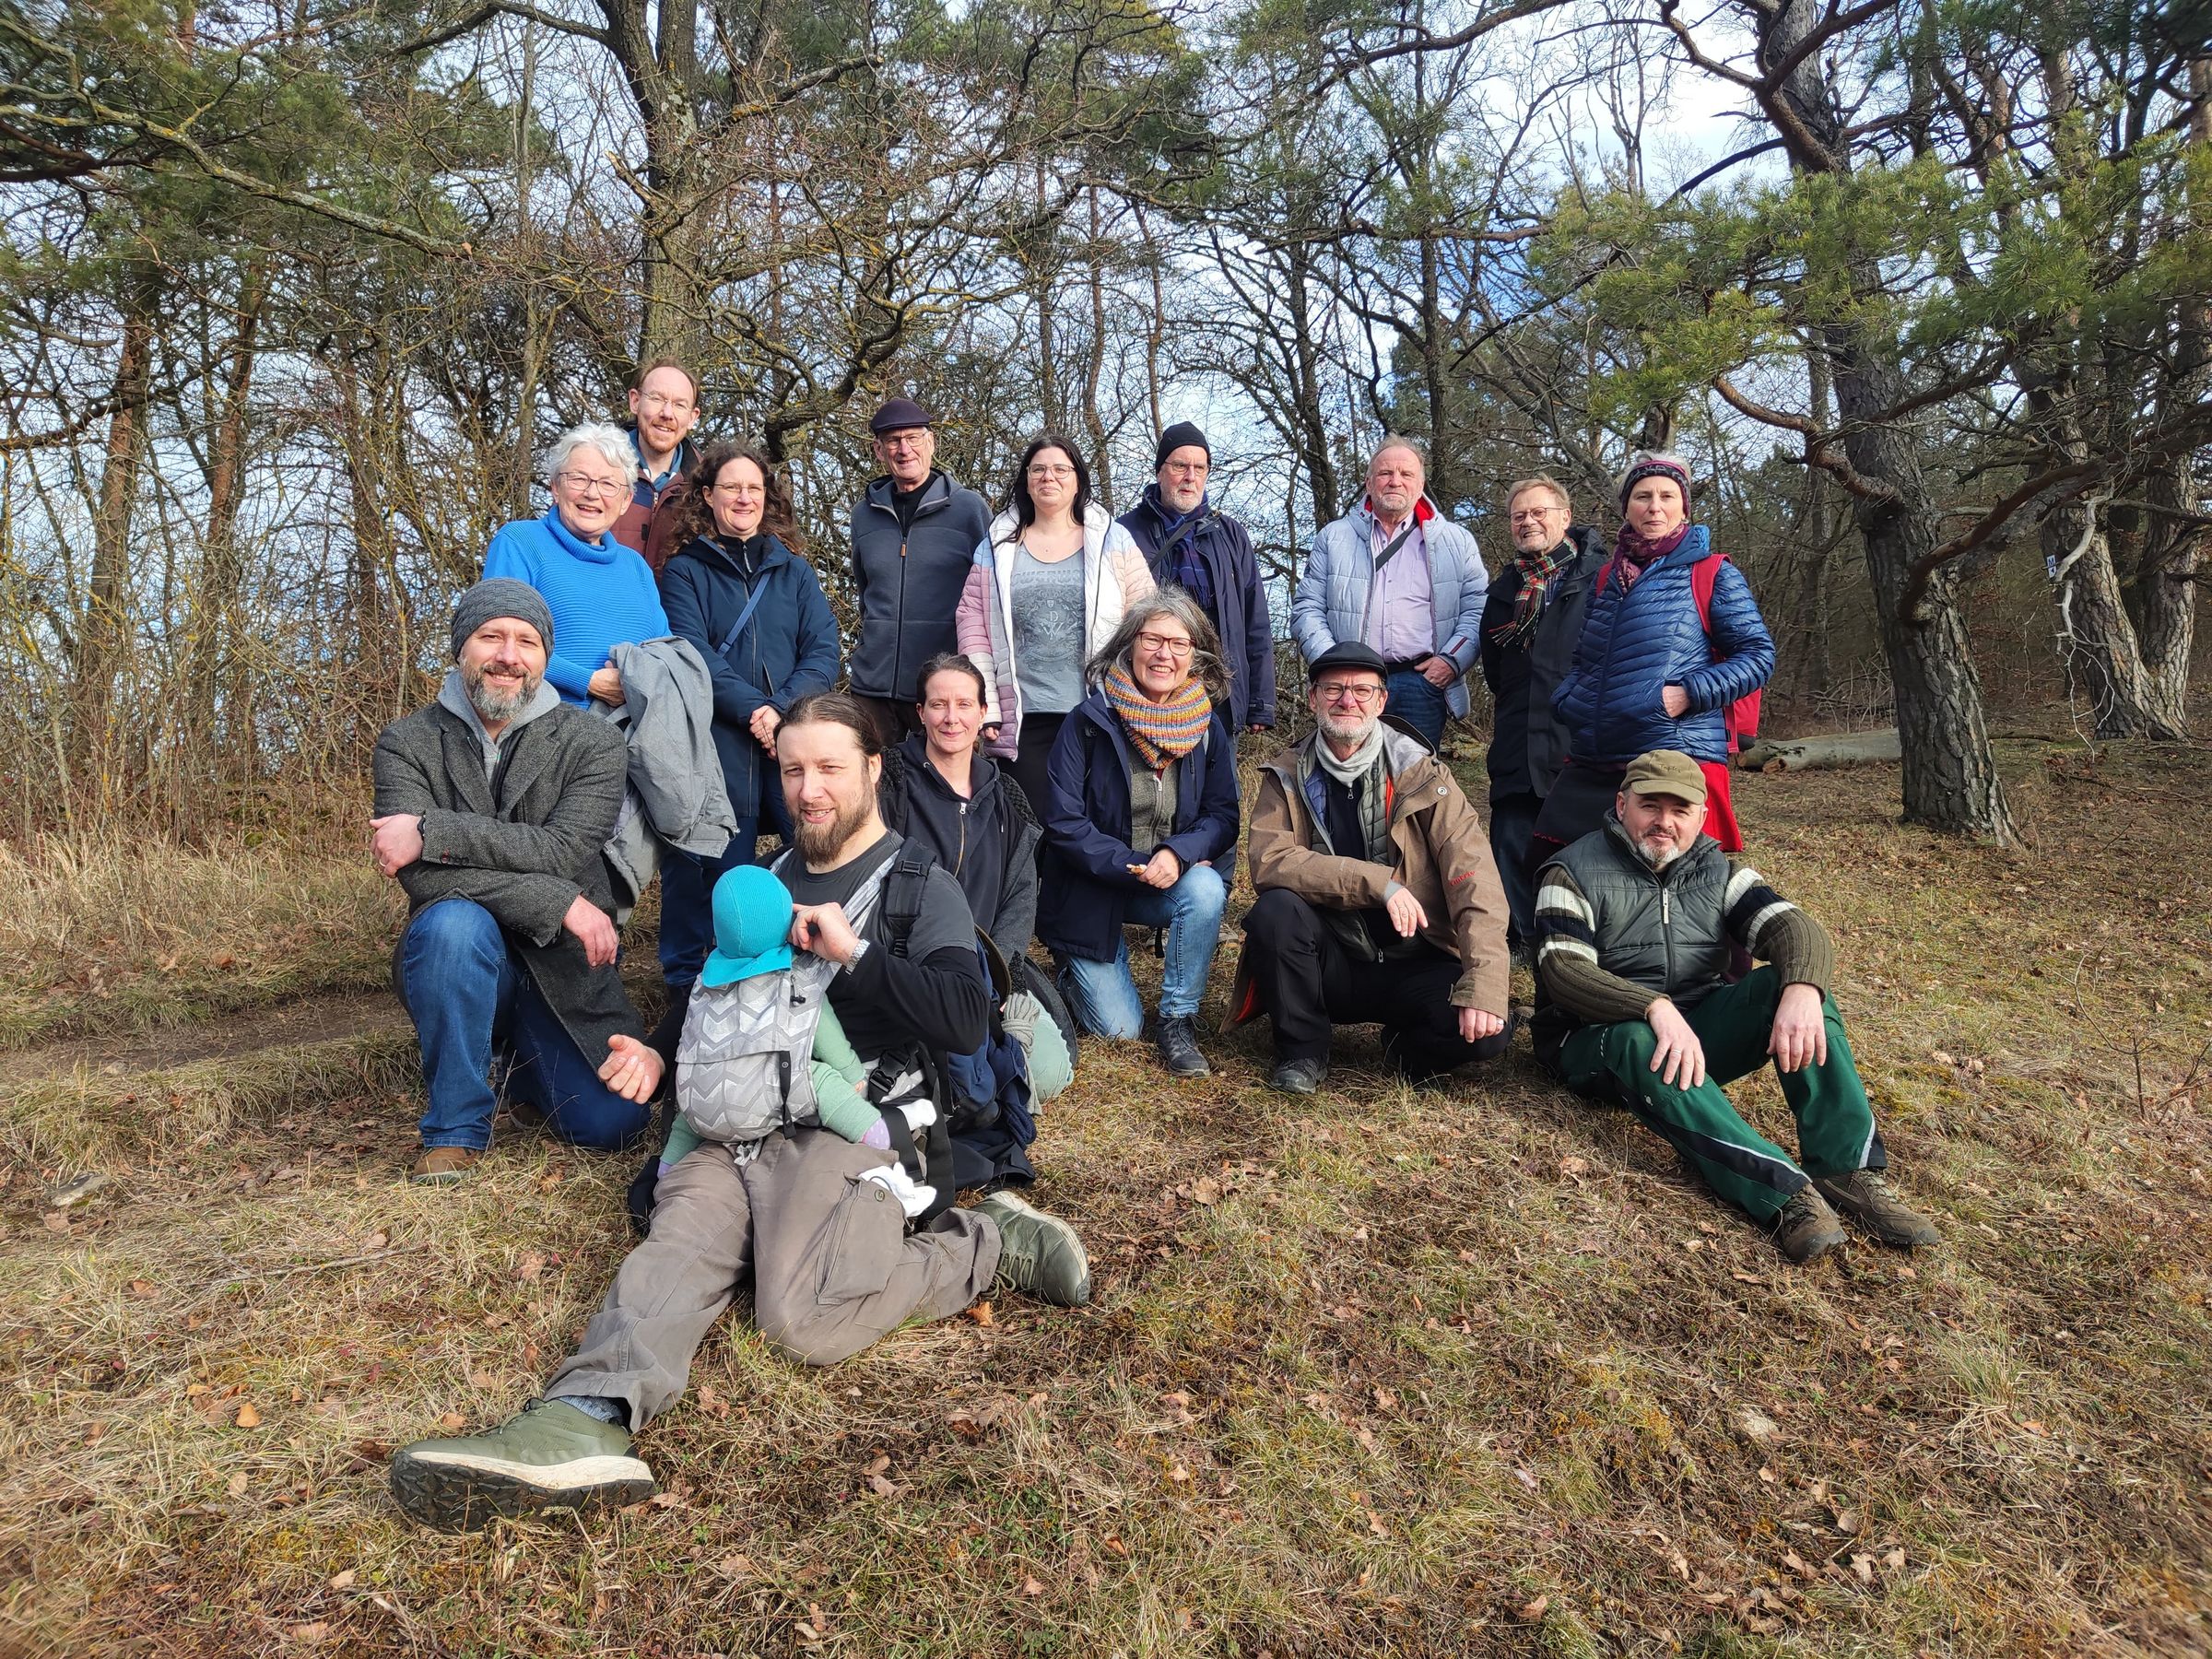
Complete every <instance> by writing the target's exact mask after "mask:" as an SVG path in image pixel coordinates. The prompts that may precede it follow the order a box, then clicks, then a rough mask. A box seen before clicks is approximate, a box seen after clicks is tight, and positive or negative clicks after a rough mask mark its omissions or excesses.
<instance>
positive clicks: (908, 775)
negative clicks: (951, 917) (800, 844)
mask: <svg viewBox="0 0 2212 1659" xmlns="http://www.w3.org/2000/svg"><path fill="white" fill-rule="evenodd" d="M969 764H970V766H971V768H972V769H973V770H972V771H970V773H969V780H968V781H969V786H970V793H969V794H968V795H967V796H966V797H965V798H963V797H961V796H960V795H959V794H955V793H954V792H953V788H952V785H951V784H949V783H947V782H945V779H944V777H943V776H942V775H941V774H940V773H939V772H938V771H937V769H936V768H935V766H933V765H931V764H930V760H929V746H928V744H927V743H926V742H925V741H924V739H923V738H922V736H921V735H920V734H918V733H917V734H915V735H912V736H910V737H908V738H907V739H906V741H905V742H903V743H901V744H900V746H899V747H896V748H892V749H888V750H886V751H885V752H884V757H883V778H882V781H881V782H880V783H878V785H877V806H879V808H880V809H881V811H882V813H883V821H884V822H885V823H887V824H888V825H889V826H890V827H891V828H892V829H894V830H898V831H899V833H900V834H901V835H904V836H906V837H908V838H909V839H911V840H913V841H920V842H922V844H923V845H924V846H926V847H928V848H929V849H930V850H931V851H932V852H934V853H936V855H937V863H938V865H939V866H940V867H942V868H944V869H946V870H948V871H950V872H951V874H952V876H953V878H954V879H955V880H957V881H958V882H959V884H960V890H961V891H962V892H963V893H965V894H966V895H967V896H968V909H969V911H970V912H971V913H972V914H973V915H974V917H975V920H976V924H977V925H978V926H979V927H981V928H982V930H983V931H984V932H985V933H987V934H989V935H991V942H992V943H993V944H994V945H996V946H997V947H998V948H999V950H1000V952H1001V953H1002V954H1003V955H1005V956H1006V957H1008V958H1013V957H1017V956H1019V955H1021V954H1022V953H1023V952H1024V951H1026V950H1028V949H1029V947H1030V935H1032V934H1034V933H1035V932H1036V930H1037V843H1038V841H1039V840H1040V839H1041V836H1042V831H1041V830H1039V829H1038V827H1037V821H1036V819H1035V818H1031V817H1030V804H1029V802H1028V801H1027V800H1026V799H1024V798H1023V796H1022V793H1021V791H1020V790H1019V789H1018V788H1016V787H1015V786H1014V782H1013V780H1012V779H1010V778H1008V777H1007V776H1006V772H1005V771H1004V770H1003V769H1001V768H1000V766H999V764H998V762H997V761H995V760H994V759H991V758H990V757H989V756H988V755H985V754H982V753H981V752H980V751H979V752H978V753H977V754H976V756H975V758H974V759H972V760H971V761H970V762H969Z"/></svg>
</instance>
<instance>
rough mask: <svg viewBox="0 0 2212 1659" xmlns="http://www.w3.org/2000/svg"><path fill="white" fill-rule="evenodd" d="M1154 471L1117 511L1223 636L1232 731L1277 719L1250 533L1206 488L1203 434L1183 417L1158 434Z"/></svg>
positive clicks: (1156, 568) (1161, 575)
mask: <svg viewBox="0 0 2212 1659" xmlns="http://www.w3.org/2000/svg"><path fill="white" fill-rule="evenodd" d="M1152 469H1153V471H1154V472H1155V473H1156V474H1157V475H1158V478H1157V480H1156V481H1155V482H1154V483H1151V484H1148V485H1147V486H1146V487H1145V493H1144V498H1143V499H1142V500H1139V501H1138V502H1137V504H1136V505H1135V507H1134V508H1132V509H1131V510H1130V511H1129V512H1125V513H1124V514H1123V515H1122V527H1123V528H1124V529H1125V530H1127V531H1128V532H1129V535H1130V536H1131V537H1132V538H1133V539H1134V540H1135V543H1136V545H1137V547H1138V548H1139V549H1140V550H1141V551H1142V552H1143V554H1144V556H1145V562H1146V564H1147V565H1148V566H1150V567H1151V570H1152V579H1153V580H1154V581H1155V582H1159V583H1160V585H1161V586H1163V587H1165V586H1169V585H1173V586H1175V587H1179V588H1182V590H1183V591H1184V592H1186V593H1188V594H1190V595H1191V597H1192V598H1194V599H1195V600H1197V601H1198V608H1199V609H1201V610H1203V611H1204V612H1206V618H1207V619H1208V620H1209V621H1211V622H1212V623H1213V625H1214V631H1215V632H1216V633H1218V634H1219V635H1220V636H1221V655H1222V658H1223V661H1224V663H1225V665H1227V667H1228V669H1229V717H1230V718H1229V724H1230V730H1231V731H1238V732H1241V731H1259V730H1262V729H1263V728H1265V727H1270V726H1273V725H1274V724H1275V629H1274V627H1273V625H1272V624H1271V623H1270V622H1269V620H1268V616H1267V590H1266V589H1265V587H1264V586H1262V585H1261V582H1260V568H1259V561H1258V560H1257V559H1254V558H1253V552H1252V537H1251V536H1249V535H1246V534H1245V533H1244V526H1243V525H1241V524H1239V523H1237V521H1236V520H1235V519H1233V518H1230V516H1229V515H1228V514H1227V513H1225V512H1217V511H1216V510H1215V508H1214V506H1213V504H1212V501H1211V500H1210V499H1209V498H1208V496H1207V494H1206V479H1207V477H1208V476H1209V475H1210V474H1211V472H1212V470H1213V451H1212V450H1211V449H1210V448H1209V447H1208V446H1207V444H1206V434H1205V433H1204V432H1202V431H1200V430H1199V429H1197V427H1195V426H1194V425H1193V424H1192V423H1191V422H1189V421H1187V420H1179V421H1177V422H1176V423H1175V424H1174V425H1173V426H1171V427H1170V428H1169V429H1167V430H1166V431H1164V432H1162V433H1160V435H1159V446H1158V447H1157V448H1156V449H1155V450H1154V451H1153V454H1152Z"/></svg>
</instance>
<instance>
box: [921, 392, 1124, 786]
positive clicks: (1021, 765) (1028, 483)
mask: <svg viewBox="0 0 2212 1659" xmlns="http://www.w3.org/2000/svg"><path fill="white" fill-rule="evenodd" d="M1154 585H1155V584H1154V582H1153V580H1152V572H1151V571H1149V570H1147V568H1146V565H1145V559H1144V555H1143V554H1142V553H1140V552H1139V551H1138V550H1137V547H1136V543H1135V541H1133V540H1132V539H1131V538H1130V535H1129V532H1128V531H1127V530H1125V529H1124V528H1123V527H1122V526H1121V525H1120V524H1116V523H1114V521H1113V517H1112V514H1111V513H1110V512H1107V510H1106V509H1105V507H1104V506H1103V505H1101V504H1100V503H1099V502H1097V501H1094V500H1091V499H1090V468H1089V467H1088V465H1085V463H1084V460H1083V455H1082V452H1081V451H1079V450H1078V449H1077V448H1076V446H1075V445H1074V444H1073V443H1072V442H1070V441H1068V440H1067V439H1066V438H1065V436H1063V435H1062V434H1060V433H1058V432H1045V433H1043V434H1041V436H1039V437H1037V438H1034V439H1032V440H1030V445H1029V447H1028V448H1027V449H1025V450H1024V451H1023V452H1022V455H1021V465H1019V467H1018V468H1017V469H1016V471H1015V474H1014V484H1013V488H1011V489H1010V490H1008V491H1007V505H1006V511H1005V512H1001V513H1000V514H999V515H998V516H997V517H996V518H995V519H994V520H993V521H992V522H991V534H990V535H988V536H986V537H985V538H984V539H983V541H982V544H981V545H980V546H979V547H977V548H976V550H975V567H974V569H972V570H971V571H969V572H968V584H967V586H966V588H965V589H963V590H962V592H961V594H960V606H959V616H958V618H957V620H956V626H955V631H956V634H957V636H958V639H959V649H960V651H961V652H962V653H964V654H966V655H967V656H968V657H969V659H970V660H971V661H972V662H973V663H974V664H975V665H976V666H977V667H979V668H981V669H982V671H983V681H984V701H985V709H984V715H983V731H984V735H985V737H986V739H987V748H988V752H989V753H990V754H991V755H992V756H993V757H994V758H995V759H1000V760H1004V761H1006V762H1007V767H1006V770H1007V771H1010V772H1011V773H1012V774H1013V776H1014V781H1015V782H1017V783H1018V784H1019V785H1020V786H1021V790H1022V793H1023V794H1025V795H1027V796H1028V797H1029V799H1030V806H1032V807H1034V806H1038V804H1039V803H1040V802H1041V800H1042V799H1043V796H1044V762H1045V757H1046V756H1048V755H1049V754H1051V753H1052V748H1053V738H1054V737H1056V736H1058V735H1059V734H1060V726H1061V723H1062V722H1064V721H1065V719H1066V718H1067V715H1068V712H1069V711H1070V710H1072V709H1074V708H1075V707H1076V706H1077V704H1078V703H1080V702H1081V701H1082V700H1083V698H1084V695H1085V693H1086V691H1087V690H1088V687H1087V686H1086V685H1085V684H1084V679H1083V665H1084V664H1085V663H1086V662H1088V660H1089V659H1090V657H1091V656H1092V655H1093V654H1094V653H1096V652H1097V651H1098V650H1099V648H1100V646H1102V645H1103V644H1104V643H1105V642H1106V641H1107V640H1108V639H1110V638H1112V634H1113V630H1114V629H1115V628H1116V627H1117V626H1119V625H1120V622H1121V619H1122V615H1123V612H1124V610H1125V609H1127V607H1128V606H1129V605H1130V603H1131V602H1132V601H1134V600H1136V599H1139V598H1141V597H1143V596H1144V595H1145V594H1148V593H1150V592H1151V591H1152V589H1153V587H1154Z"/></svg>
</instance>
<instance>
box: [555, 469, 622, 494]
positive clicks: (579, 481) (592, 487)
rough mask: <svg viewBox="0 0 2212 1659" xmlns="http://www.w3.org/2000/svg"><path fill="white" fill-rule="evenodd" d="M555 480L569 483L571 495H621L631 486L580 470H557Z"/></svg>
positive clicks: (557, 482) (559, 482)
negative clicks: (595, 476) (596, 476)
mask: <svg viewBox="0 0 2212 1659" xmlns="http://www.w3.org/2000/svg"><path fill="white" fill-rule="evenodd" d="M553 482H554V483H556V484H565V485H567V486H568V487H569V493H570V494H571V495H580V496H611V495H620V494H621V493H622V492H623V491H624V490H626V489H628V488H629V485H627V484H625V483H622V482H621V481H619V480H616V481H613V482H609V481H608V480H607V479H606V478H594V477H592V476H591V475H590V474H589V473H580V472H557V473H555V474H554V475H553Z"/></svg>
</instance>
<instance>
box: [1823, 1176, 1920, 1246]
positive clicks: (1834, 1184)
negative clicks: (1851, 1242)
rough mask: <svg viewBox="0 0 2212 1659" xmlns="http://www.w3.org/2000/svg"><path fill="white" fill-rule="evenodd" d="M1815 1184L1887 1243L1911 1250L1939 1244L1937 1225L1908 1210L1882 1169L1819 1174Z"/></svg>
mask: <svg viewBox="0 0 2212 1659" xmlns="http://www.w3.org/2000/svg"><path fill="white" fill-rule="evenodd" d="M1813 1184H1814V1185H1815V1186H1817V1187H1818V1188H1819V1189H1820V1193H1821V1196H1823V1197H1825V1198H1826V1199H1827V1200H1828V1201H1829V1202H1830V1204H1832V1205H1834V1206H1836V1207H1837V1208H1838V1209H1840V1210H1841V1211H1842V1212H1843V1213H1844V1214H1845V1215H1847V1216H1849V1217H1850V1218H1852V1219H1853V1221H1856V1222H1857V1223H1858V1224H1859V1225H1860V1226H1861V1227H1863V1228H1865V1230H1867V1231H1868V1232H1869V1233H1872V1234H1873V1235H1874V1236H1875V1237H1876V1238H1877V1239H1879V1240H1880V1241H1882V1242H1883V1243H1885V1244H1889V1245H1894V1246H1895V1247H1896V1248H1897V1249H1899V1250H1911V1249H1912V1248H1913V1246H1915V1245H1918V1244H1934V1243H1935V1242H1937V1235H1936V1232H1935V1223H1934V1222H1932V1221H1930V1220H1929V1219H1928V1218H1926V1217H1925V1216H1924V1215H1922V1214H1921V1213H1920V1212H1919V1211H1918V1210H1916V1209H1911V1208H1908V1207H1907V1206H1906V1205H1905V1202H1904V1200H1903V1199H1901V1198H1900V1197H1899V1196H1898V1195H1897V1189H1896V1188H1895V1187H1893V1186H1891V1185H1890V1184H1889V1178H1888V1176H1886V1175H1884V1174H1883V1173H1882V1172H1881V1171H1879V1170H1853V1171H1852V1172H1851V1173H1850V1174H1848V1175H1816V1176H1814V1177H1813Z"/></svg>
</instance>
